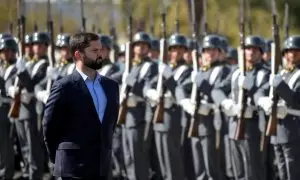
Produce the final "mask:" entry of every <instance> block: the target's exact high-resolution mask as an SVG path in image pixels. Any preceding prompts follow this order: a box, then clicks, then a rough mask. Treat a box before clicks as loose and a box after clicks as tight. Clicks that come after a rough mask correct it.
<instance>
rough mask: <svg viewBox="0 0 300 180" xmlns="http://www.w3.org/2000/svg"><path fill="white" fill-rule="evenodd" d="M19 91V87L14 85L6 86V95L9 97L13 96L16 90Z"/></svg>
mask: <svg viewBox="0 0 300 180" xmlns="http://www.w3.org/2000/svg"><path fill="white" fill-rule="evenodd" d="M18 91H19V87H15V86H10V87H9V88H8V95H9V96H10V97H11V98H15V95H16V94H17V92H18Z"/></svg>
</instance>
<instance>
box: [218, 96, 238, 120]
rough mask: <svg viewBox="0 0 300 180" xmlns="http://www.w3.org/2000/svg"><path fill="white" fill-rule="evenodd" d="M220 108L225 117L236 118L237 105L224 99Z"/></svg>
mask: <svg viewBox="0 0 300 180" xmlns="http://www.w3.org/2000/svg"><path fill="white" fill-rule="evenodd" d="M221 107H222V109H223V112H224V113H225V114H226V115H227V116H236V115H237V112H238V108H237V105H236V104H235V103H234V101H233V100H232V99H225V100H223V101H222V102H221Z"/></svg>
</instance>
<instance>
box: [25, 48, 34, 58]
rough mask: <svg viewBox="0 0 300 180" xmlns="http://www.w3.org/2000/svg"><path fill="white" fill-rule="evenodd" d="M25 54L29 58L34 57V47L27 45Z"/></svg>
mask: <svg viewBox="0 0 300 180" xmlns="http://www.w3.org/2000/svg"><path fill="white" fill-rule="evenodd" d="M25 54H26V55H28V56H32V55H33V50H32V45H26V46H25Z"/></svg>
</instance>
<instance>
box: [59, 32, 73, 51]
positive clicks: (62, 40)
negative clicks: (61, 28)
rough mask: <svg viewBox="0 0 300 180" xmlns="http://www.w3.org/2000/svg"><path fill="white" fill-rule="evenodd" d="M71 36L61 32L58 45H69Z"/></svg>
mask: <svg viewBox="0 0 300 180" xmlns="http://www.w3.org/2000/svg"><path fill="white" fill-rule="evenodd" d="M70 39H71V36H70V35H69V34H66V33H65V34H61V36H60V44H59V47H61V48H62V47H68V46H69V45H70Z"/></svg>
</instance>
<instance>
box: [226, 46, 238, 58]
mask: <svg viewBox="0 0 300 180" xmlns="http://www.w3.org/2000/svg"><path fill="white" fill-rule="evenodd" d="M227 58H231V59H235V60H237V59H238V53H237V49H236V48H228V54H227Z"/></svg>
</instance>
